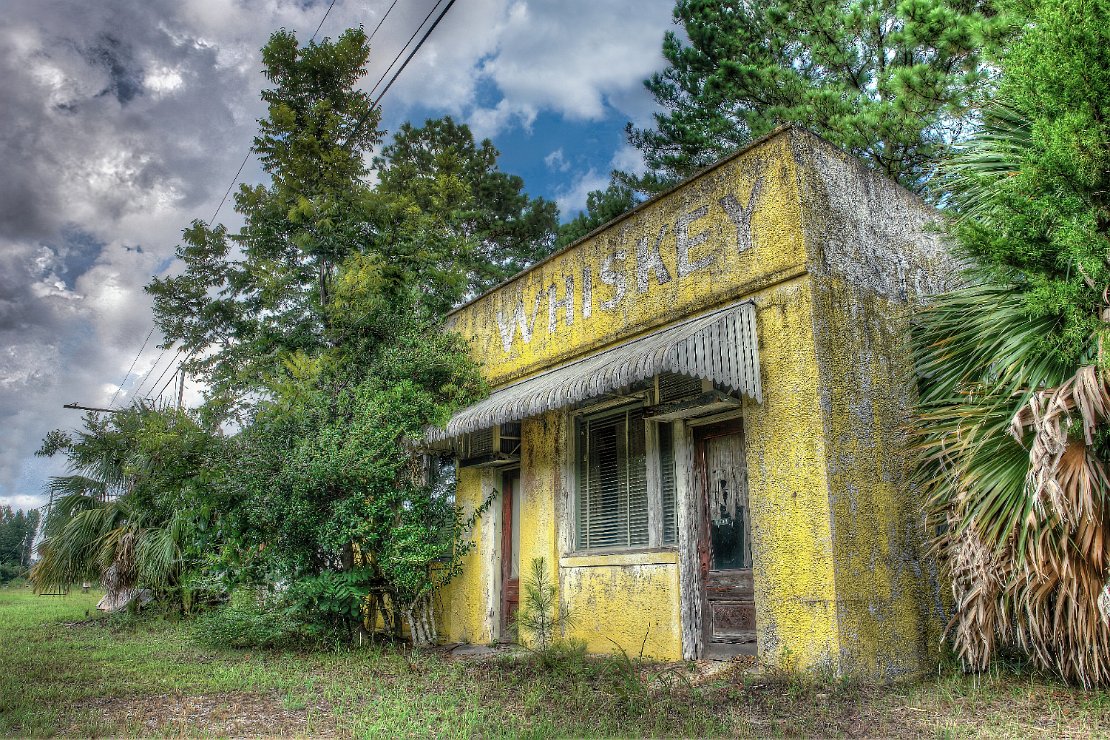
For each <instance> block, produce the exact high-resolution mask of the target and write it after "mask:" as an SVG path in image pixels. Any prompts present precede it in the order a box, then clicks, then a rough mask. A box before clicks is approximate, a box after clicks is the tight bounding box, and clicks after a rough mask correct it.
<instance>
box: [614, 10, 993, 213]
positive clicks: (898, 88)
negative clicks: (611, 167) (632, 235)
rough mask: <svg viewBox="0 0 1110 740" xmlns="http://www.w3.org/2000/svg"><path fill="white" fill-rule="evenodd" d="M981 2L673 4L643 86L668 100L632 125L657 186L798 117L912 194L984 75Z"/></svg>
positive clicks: (643, 181) (644, 181)
mask: <svg viewBox="0 0 1110 740" xmlns="http://www.w3.org/2000/svg"><path fill="white" fill-rule="evenodd" d="M992 16H993V13H992V11H991V9H990V3H989V2H988V1H987V0H846V1H845V2H837V3H825V2H817V1H816V0H771V1H770V2H751V1H750V0H723V1H722V0H678V2H677V3H676V5H675V10H674V20H675V23H676V24H678V25H681V26H682V28H683V31H684V32H685V33H684V36H685V39H683V37H682V36H683V35H680V34H678V33H674V32H668V33H667V34H666V36H665V38H664V41H663V56H664V57H666V59H667V62H668V64H669V66H668V67H667V68H666V69H665V70H664V71H662V72H659V73H657V74H655V75H653V76H652V77H651V78H650V79H648V80H647V81H646V82H645V85H646V87H647V89H648V90H649V91H650V92H651V94H652V95H653V96H654V97H655V99H656V101H657V102H658V103H659V104H660V105H661V106H662V107H663V111H662V112H660V113H657V114H656V116H655V126H654V127H653V128H647V129H637V128H635V127H634V126H632V124H629V125H628V129H627V132H628V137H629V140H630V141H631V142H632V144H634V145H635V146H636V147H637V148H638V149H640V151H641V152H643V154H644V158H645V159H646V162H647V165H648V174H647V175H646V176H644V177H633V176H629V175H623V176H622V177H623V179H624V181H625V182H627V183H629V184H632V185H634V186H635V187H636V188H637V189H640V190H643V191H647V192H658V191H659V190H662V189H664V188H666V187H668V186H669V185H671V184H673V183H674V182H675V181H677V180H680V179H683V178H685V177H688V176H690V175H692V174H693V173H694V172H696V171H697V170H698V169H700V168H702V167H705V166H706V165H708V164H710V163H712V162H713V161H715V160H716V159H718V158H720V157H722V156H724V155H725V154H727V153H729V152H731V151H733V150H734V149H736V148H738V147H740V146H742V145H744V144H746V143H748V142H749V141H751V140H752V139H753V138H756V137H759V136H761V135H763V134H765V133H767V132H768V131H771V130H772V129H773V128H774V127H775V126H777V125H780V124H785V123H797V124H800V125H802V126H806V127H807V128H810V129H811V130H813V131H815V132H816V133H818V134H820V135H822V136H824V137H825V138H827V139H828V140H829V141H831V142H833V143H835V144H837V145H839V146H841V147H843V148H844V149H846V150H848V151H850V152H852V153H853V154H855V155H857V156H859V157H861V158H862V159H863V160H864V161H866V162H868V163H869V164H870V165H871V166H872V167H874V168H875V169H877V170H879V171H880V172H882V173H884V174H886V175H889V176H890V177H893V178H895V179H897V180H898V181H899V182H901V183H902V184H903V185H905V186H906V187H908V188H910V189H912V190H915V191H917V192H924V191H926V190H927V185H928V181H929V179H930V176H931V174H932V172H933V169H934V166H935V163H936V162H937V160H938V158H939V157H941V156H943V154H944V152H945V151H946V150H947V148H948V147H949V146H950V145H951V143H952V141H953V140H954V139H955V138H956V137H958V136H959V134H960V132H961V129H962V127H963V125H964V116H965V113H966V111H967V109H968V106H969V104H970V102H971V99H972V96H973V95H974V93H975V91H976V89H977V88H978V87H979V86H980V85H982V84H983V82H984V79H985V74H984V68H983V65H982V61H981V58H980V53H979V48H980V46H981V45H982V43H983V39H984V37H985V36H987V35H989V34H990V33H992V30H993V28H994V27H995V24H994V23H992V21H991V17H992Z"/></svg>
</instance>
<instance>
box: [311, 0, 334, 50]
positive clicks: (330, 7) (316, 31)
mask: <svg viewBox="0 0 1110 740" xmlns="http://www.w3.org/2000/svg"><path fill="white" fill-rule="evenodd" d="M334 7H335V0H331V5H329V6H328V9H327V10H325V11H324V17H323V18H321V19H320V23H319V24H318V25H317V26H316V30H315V31H313V32H312V38H310V39H309V40H308V43H310V44H311V43H312V42H313V41H315V40H316V34H318V33H320V29H321V28H323V27H324V21H326V20H327V19H328V14H330V13H331V9H332V8H334Z"/></svg>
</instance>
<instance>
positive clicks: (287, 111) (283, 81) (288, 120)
mask: <svg viewBox="0 0 1110 740" xmlns="http://www.w3.org/2000/svg"><path fill="white" fill-rule="evenodd" d="M369 54H370V47H369V44H368V42H367V39H366V34H365V33H364V32H363V31H362V29H351V30H348V31H346V32H345V33H344V34H342V35H341V36H340V37H339V39H337V40H336V41H335V42H334V43H332V42H329V41H327V40H325V41H323V42H321V43H319V44H317V43H310V44H309V45H308V46H306V47H299V46H298V45H297V42H296V38H295V37H294V36H293V34H291V33H289V32H286V31H280V32H278V33H275V34H274V35H273V36H272V37H271V38H270V42H269V43H268V44H267V45H266V46H265V47H264V48H263V50H262V60H263V64H264V65H265V69H264V74H265V75H266V78H267V80H269V81H270V82H271V83H272V84H273V87H272V88H270V89H268V90H265V91H264V92H263V93H262V98H263V100H264V101H265V102H266V104H267V110H268V115H267V116H266V117H265V118H263V119H262V120H261V121H260V123H259V134H258V136H257V137H256V139H255V142H254V147H255V151H257V152H258V153H259V157H260V159H261V160H262V165H263V169H264V170H265V171H266V173H267V174H268V175H270V178H271V182H270V184H269V185H268V186H264V185H259V186H255V187H251V186H247V185H243V186H241V187H240V190H239V192H238V193H237V194H236V197H235V207H236V210H237V211H238V212H239V213H241V214H242V215H243V217H244V219H245V222H246V223H245V225H244V226H243V228H242V230H240V232H239V233H238V234H235V235H229V234H228V233H227V230H226V229H225V228H224V227H223V226H221V225H216V224H205V223H203V222H201V221H195V222H194V223H193V224H192V225H191V226H190V227H189V228H188V229H186V230H185V231H184V232H183V236H184V243H183V245H182V246H180V247H179V248H178V250H177V256H178V258H179V259H181V260H182V261H183V262H184V263H185V270H184V272H182V273H181V274H180V275H176V276H172V277H168V278H155V279H154V280H153V281H152V282H151V284H150V285H149V286H148V287H147V290H148V292H149V293H151V294H152V295H153V297H154V313H155V318H156V320H157V322H158V325H159V326H160V327H161V328H162V331H163V334H164V335H165V338H166V341H167V342H168V343H173V342H178V343H179V344H180V347H181V348H182V349H183V350H184V351H185V352H187V353H188V356H189V357H190V358H191V359H190V361H189V362H188V363H186V365H187V367H188V369H189V370H190V371H192V372H195V373H199V374H200V376H201V377H202V378H203V379H204V380H205V381H207V383H208V384H209V392H210V394H211V395H212V398H213V401H214V403H212V404H210V405H209V407H208V411H209V412H211V413H214V414H216V415H217V416H221V415H224V414H227V413H230V412H234V411H236V410H244V408H245V406H246V402H245V400H244V397H245V396H246V395H248V394H250V393H252V392H257V391H258V390H259V388H260V386H261V385H263V384H264V378H265V377H266V376H267V375H268V374H269V373H272V372H274V371H275V370H276V369H277V368H278V367H280V363H281V361H282V358H283V356H284V355H285V354H287V353H291V352H298V351H302V352H314V351H317V350H319V349H320V348H322V347H324V346H326V345H327V344H328V337H327V307H328V305H329V303H330V293H331V288H332V281H333V280H334V277H335V272H336V270H337V269H338V265H339V264H340V263H341V262H342V261H343V260H344V259H346V258H347V257H348V256H349V255H351V254H354V253H357V252H359V251H360V248H361V245H362V244H363V243H364V242H366V241H367V237H368V230H369V229H368V222H369V217H368V211H369V209H370V204H369V203H368V198H369V189H368V187H367V186H366V185H365V184H364V182H363V181H364V179H365V177H366V174H367V173H366V167H365V164H364V159H363V155H364V154H365V152H366V150H367V149H368V148H369V147H370V146H372V145H373V144H374V143H376V142H377V141H378V140H379V139H380V134H379V133H378V130H377V121H378V113H377V111H373V112H372V111H371V110H370V100H369V97H368V96H367V95H366V93H364V92H361V91H358V90H356V89H355V88H354V84H355V82H357V80H358V79H359V78H360V77H361V75H362V74H363V72H364V71H365V68H366V64H367V61H368V59H369ZM360 123H361V125H360ZM356 131H357V133H356ZM235 250H239V251H241V253H242V256H241V258H239V257H234V258H233V257H232V254H233V252H234V251H235ZM213 349H215V351H212V350H213Z"/></svg>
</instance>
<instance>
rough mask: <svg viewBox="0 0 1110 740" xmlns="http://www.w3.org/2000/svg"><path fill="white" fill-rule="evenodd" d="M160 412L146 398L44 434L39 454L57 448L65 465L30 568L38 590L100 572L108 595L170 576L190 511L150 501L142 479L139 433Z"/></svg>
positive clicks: (147, 473)
mask: <svg viewBox="0 0 1110 740" xmlns="http://www.w3.org/2000/svg"><path fill="white" fill-rule="evenodd" d="M164 414H165V412H158V411H155V410H153V409H150V408H147V407H145V406H137V407H134V408H131V409H127V410H124V411H120V412H117V413H115V414H113V415H112V416H111V417H110V418H109V419H98V418H96V417H94V416H92V415H91V414H90V415H89V416H88V417H86V419H85V429H84V430H82V431H80V432H78V433H76V434H75V435H74V436H73V437H70V436H69V435H65V434H63V433H59V432H54V433H51V435H49V436H48V437H47V439H46V441H45V443H44V445H43V448H42V450H40V454H42V455H53V454H57V453H59V452H61V453H64V454H65V455H66V457H67V459H68V462H69V467H70V471H71V472H70V474H69V475H65V476H58V477H55V478H53V479H51V482H50V493H51V499H52V501H53V503H52V505H51V507H50V510H49V512H48V514H47V517H46V521H45V523H44V525H43V535H44V538H43V541H42V543H41V544H40V545H39V549H38V553H39V561H38V562H37V563H36V564H35V566H34V568H32V570H31V582H32V583H33V584H34V586H35V588H36V589H37V590H40V591H41V590H44V589H47V588H53V587H66V586H69V585H70V584H73V583H76V582H80V581H84V580H100V581H101V583H102V584H103V585H104V587H105V589H106V590H107V592H108V593H107V595H108V601H109V603H112V602H116V601H118V600H119V599H120V598H123V597H125V596H126V595H127V594H129V593H130V592H132V591H133V590H134V589H135V588H137V587H141V588H150V589H152V590H155V591H164V590H166V589H169V588H171V587H172V586H173V585H174V584H175V583H176V581H177V577H178V575H179V572H180V567H181V561H182V549H183V544H184V543H185V541H186V538H187V537H188V536H189V534H190V528H191V526H192V525H191V522H192V519H193V514H192V512H190V511H189V510H187V509H184V508H180V509H172V508H169V509H168V508H167V507H164V506H159V505H157V504H156V502H155V501H153V500H152V496H151V495H150V494H151V491H150V490H149V488H150V486H148V485H145V484H146V483H147V482H148V481H149V479H150V478H151V474H152V473H156V472H157V471H155V470H152V466H151V460H150V459H148V456H147V454H146V447H145V446H144V445H143V436H144V434H149V433H150V432H151V431H152V430H153V429H152V428H153V427H154V425H155V424H158V423H160V422H161V421H163V419H162V416H164ZM179 421H180V420H179ZM155 494H156V492H155Z"/></svg>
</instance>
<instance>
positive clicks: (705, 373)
mask: <svg viewBox="0 0 1110 740" xmlns="http://www.w3.org/2000/svg"><path fill="white" fill-rule="evenodd" d="M660 373H680V374H682V375H689V376H691V377H694V378H701V379H703V380H712V381H714V382H716V383H719V384H720V385H722V386H725V387H727V388H729V389H731V390H733V391H738V392H740V393H743V394H744V395H746V396H748V397H749V398H754V399H755V400H756V401H760V402H762V400H763V392H762V390H761V387H760V383H759V340H758V339H757V336H756V330H755V305H754V304H753V303H752V302H751V301H745V302H743V303H738V304H734V305H732V306H729V307H727V308H723V309H719V310H717V311H713V312H711V313H708V314H705V315H703V316H698V317H696V318H692V319H687V320H686V321H683V322H681V323H678V324H673V325H671V326H668V327H665V328H663V329H659V330H657V331H654V332H652V333H651V334H648V335H646V336H643V337H640V338H638V339H633V340H632V341H630V342H625V343H624V344H620V345H617V346H616V347H611V348H609V349H607V350H603V351H601V352H598V353H596V354H593V355H589V356H587V357H584V358H582V359H580V360H575V361H573V362H569V363H567V364H565V365H561V366H559V367H554V368H552V369H550V370H546V371H544V372H542V373H540V374H539V375H534V376H532V377H530V378H526V379H525V380H521V381H518V382H516V383H513V384H511V385H507V386H505V387H503V388H499V389H497V390H495V391H494V392H493V393H492V394H490V396H489V397H488V398H486V399H484V400H482V401H479V402H478V403H476V404H474V405H473V406H470V407H468V408H465V409H463V410H462V411H460V412H458V413H457V414H455V415H454V416H453V417H452V418H451V421H449V422H448V423H447V426H446V428H444V429H432V430H431V431H430V432H429V435H428V437H429V439H430V440H432V441H437V440H442V439H448V438H451V437H456V436H459V435H461V434H467V433H469V432H477V431H480V430H482V429H488V428H490V427H492V426H494V425H496V424H504V423H506V422H510V421H519V420H521V419H526V418H528V417H530V416H538V415H539V414H542V413H544V412H545V411H551V410H552V409H557V408H562V407H564V406H570V405H573V404H576V403H579V402H580V401H585V400H587V399H590V398H595V397H597V396H601V395H604V394H606V393H610V392H612V391H616V390H619V389H621V388H625V387H627V386H629V385H631V384H633V383H635V382H637V381H641V380H647V379H648V378H651V377H653V376H655V375H658V374H660Z"/></svg>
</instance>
